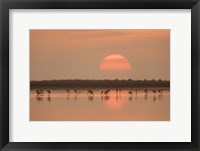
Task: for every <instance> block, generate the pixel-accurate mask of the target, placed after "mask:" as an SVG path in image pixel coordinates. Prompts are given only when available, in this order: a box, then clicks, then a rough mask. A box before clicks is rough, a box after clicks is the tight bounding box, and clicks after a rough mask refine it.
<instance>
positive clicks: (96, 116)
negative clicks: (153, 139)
mask: <svg viewBox="0 0 200 151" xmlns="http://www.w3.org/2000/svg"><path fill="white" fill-rule="evenodd" d="M132 92H133V96H131V95H130V94H129V93H128V90H122V91H121V93H118V94H117V93H116V91H115V90H112V91H111V92H110V94H109V95H108V96H103V97H102V96H101V95H100V90H95V91H94V96H93V97H92V96H88V95H87V91H86V90H81V92H80V94H78V95H77V96H76V95H75V94H74V92H73V91H71V93H70V95H68V94H67V93H66V91H65V90H56V91H53V92H52V93H51V94H50V95H48V94H47V93H45V94H44V95H43V96H39V97H37V96H36V94H35V91H31V94H30V120H31V121H169V120H170V92H169V91H168V90H166V91H163V95H160V94H158V93H156V94H155V95H154V93H153V92H152V91H149V92H148V95H145V92H144V91H138V92H137V95H136V92H135V91H132Z"/></svg>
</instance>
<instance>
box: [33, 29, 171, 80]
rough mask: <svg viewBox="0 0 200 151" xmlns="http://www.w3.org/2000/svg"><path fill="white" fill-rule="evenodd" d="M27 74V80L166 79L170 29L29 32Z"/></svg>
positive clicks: (168, 61) (168, 70)
mask: <svg viewBox="0 0 200 151" xmlns="http://www.w3.org/2000/svg"><path fill="white" fill-rule="evenodd" d="M116 55H118V56H121V59H120V58H117V59H116V57H113V56H116ZM106 58H107V59H106ZM108 58H109V59H108ZM113 58H114V59H113ZM30 72H31V73H30V78H31V80H51V79H116V78H118V79H129V78H131V79H141V80H143V79H164V80H169V79H170V30H30Z"/></svg>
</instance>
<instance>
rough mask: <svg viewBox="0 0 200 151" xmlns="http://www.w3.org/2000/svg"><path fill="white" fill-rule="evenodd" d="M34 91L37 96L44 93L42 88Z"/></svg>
mask: <svg viewBox="0 0 200 151" xmlns="http://www.w3.org/2000/svg"><path fill="white" fill-rule="evenodd" d="M35 92H36V93H37V96H38V95H43V94H44V92H43V91H42V90H35Z"/></svg>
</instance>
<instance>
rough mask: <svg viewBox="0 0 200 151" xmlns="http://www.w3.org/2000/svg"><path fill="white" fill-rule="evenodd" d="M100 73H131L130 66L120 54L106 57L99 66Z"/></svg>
mask: <svg viewBox="0 0 200 151" xmlns="http://www.w3.org/2000/svg"><path fill="white" fill-rule="evenodd" d="M99 70H100V71H131V64H130V63H129V61H128V60H127V59H126V58H125V57H124V56H122V55H120V54H111V55H108V56H106V57H105V58H104V59H103V60H102V62H101V63H100V65H99Z"/></svg>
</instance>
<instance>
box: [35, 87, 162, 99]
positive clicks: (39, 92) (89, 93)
mask: <svg viewBox="0 0 200 151" xmlns="http://www.w3.org/2000/svg"><path fill="white" fill-rule="evenodd" d="M65 91H66V93H67V96H69V95H70V94H71V93H73V92H74V95H75V96H78V94H80V93H81V90H71V91H70V90H68V89H67V90H65ZM110 91H111V90H101V91H100V96H102V97H103V96H108V95H109V93H110ZM121 91H122V89H116V95H118V94H121ZM149 91H150V92H152V93H153V94H154V97H155V95H156V93H158V94H159V95H161V96H162V95H163V93H162V91H163V89H158V90H147V89H145V90H144V93H145V95H148V93H149ZM35 92H36V96H43V95H44V94H45V90H42V89H37V90H35ZM46 92H47V94H48V96H50V94H51V93H52V90H49V89H47V90H46ZM137 93H138V89H135V95H136V96H137ZM128 94H129V96H130V97H132V96H133V94H134V92H133V91H131V90H129V91H128ZM87 96H89V97H91V96H92V97H93V96H94V91H92V90H87Z"/></svg>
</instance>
